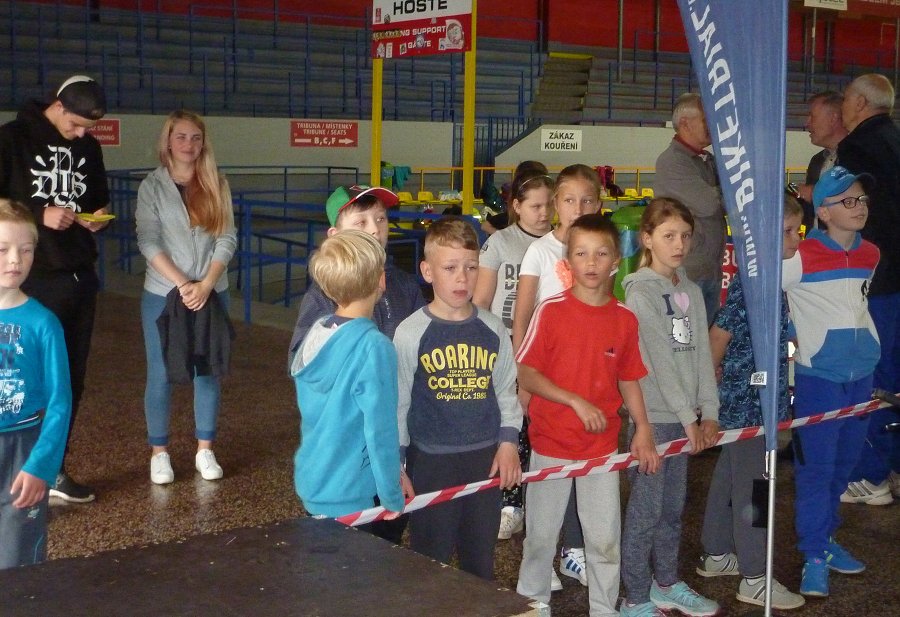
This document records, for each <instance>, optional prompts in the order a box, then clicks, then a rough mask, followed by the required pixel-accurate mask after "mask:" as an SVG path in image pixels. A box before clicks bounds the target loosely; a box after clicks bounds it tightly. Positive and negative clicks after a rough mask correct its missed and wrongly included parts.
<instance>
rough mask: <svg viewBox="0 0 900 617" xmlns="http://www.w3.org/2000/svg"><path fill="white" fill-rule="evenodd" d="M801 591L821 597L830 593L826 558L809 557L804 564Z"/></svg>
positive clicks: (804, 593) (806, 594)
mask: <svg viewBox="0 0 900 617" xmlns="http://www.w3.org/2000/svg"><path fill="white" fill-rule="evenodd" d="M800 593H802V594H803V595H804V596H817V597H820V598H824V597H825V596H827V595H828V564H827V563H826V562H825V560H824V559H807V560H806V563H804V564H803V574H802V575H801V579H800Z"/></svg>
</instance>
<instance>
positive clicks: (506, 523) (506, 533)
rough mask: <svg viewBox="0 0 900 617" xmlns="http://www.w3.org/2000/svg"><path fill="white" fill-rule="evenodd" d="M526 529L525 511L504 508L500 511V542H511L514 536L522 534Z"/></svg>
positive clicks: (510, 507)
mask: <svg viewBox="0 0 900 617" xmlns="http://www.w3.org/2000/svg"><path fill="white" fill-rule="evenodd" d="M524 528H525V511H524V510H523V509H522V508H516V507H513V506H504V507H503V509H502V510H500V531H499V532H498V533H497V539H498V540H509V539H510V538H511V537H512V536H513V534H516V533H521V532H522V530H523V529H524Z"/></svg>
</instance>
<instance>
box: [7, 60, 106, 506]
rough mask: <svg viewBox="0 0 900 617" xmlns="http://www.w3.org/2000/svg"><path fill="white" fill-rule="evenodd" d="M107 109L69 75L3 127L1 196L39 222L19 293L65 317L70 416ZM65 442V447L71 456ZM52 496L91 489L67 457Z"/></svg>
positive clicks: (76, 391) (80, 379)
mask: <svg viewBox="0 0 900 617" xmlns="http://www.w3.org/2000/svg"><path fill="white" fill-rule="evenodd" d="M105 113H106V97H105V95H104V93H103V90H102V88H101V87H100V85H99V84H98V83H97V82H95V81H94V80H93V79H91V78H89V77H86V76H84V75H75V76H73V77H70V78H69V79H67V80H66V81H65V82H63V84H62V85H61V86H60V87H59V89H57V91H56V95H55V96H54V98H53V100H52V102H51V103H49V104H46V103H45V104H41V103H40V102H38V101H30V102H28V103H27V104H26V105H25V107H24V108H23V109H22V110H21V111H20V112H19V115H18V116H17V118H16V119H15V120H13V121H12V122H9V123H7V124H5V125H3V126H2V127H0V197H7V198H10V199H15V200H17V201H20V202H22V203H24V204H25V205H27V206H28V207H29V208H30V209H31V212H32V214H33V215H34V218H35V221H36V222H37V224H38V244H37V247H36V249H35V255H34V266H33V267H32V269H31V274H30V276H29V277H28V280H27V281H26V282H25V284H24V285H23V286H22V290H23V291H25V293H27V294H28V295H29V296H31V297H33V298H36V299H37V300H38V301H40V302H41V303H42V304H43V305H44V306H46V307H47V308H49V309H50V310H51V311H53V313H54V314H56V316H57V317H58V318H59V320H60V322H62V326H63V331H64V332H65V338H66V347H67V349H68V353H69V371H70V373H71V377H72V418H71V424H70V425H69V428H70V431H69V434H70V436H71V427H72V426H74V422H75V414H76V413H77V411H78V404H79V402H80V400H81V395H82V392H83V391H84V376H85V371H86V368H87V358H88V353H89V351H90V345H91V333H92V331H93V328H94V309H95V306H96V301H97V291H98V289H99V281H98V279H97V274H96V273H95V271H94V262H95V261H96V259H97V246H96V243H95V241H94V237H93V233H94V232H96V231H99V230H100V229H102V228H103V227H104V226H105V225H106V222H98V221H95V220H93V221H92V220H85V219H84V218H82V217H83V216H85V215H89V214H94V215H95V216H96V215H104V214H106V213H107V211H106V206H107V205H108V204H109V188H108V187H107V184H106V169H105V168H104V166H103V153H102V151H101V149H100V144H99V143H98V142H97V140H96V139H94V138H93V137H92V136H91V135H88V134H86V132H87V129H89V128H91V127H93V126H94V125H95V124H96V122H97V120H99V119H100V118H102V117H103V115H104V114H105ZM68 449H69V448H68V442H67V444H66V452H67V453H68ZM50 495H51V496H52V497H58V498H61V499H64V500H66V501H71V502H76V503H84V502H88V501H92V500H93V499H94V491H93V490H91V489H90V488H89V487H87V486H83V485H81V484H78V483H77V482H75V481H74V480H72V478H71V477H69V475H68V474H67V473H66V468H65V462H63V468H62V470H61V471H60V474H59V476H58V477H57V479H56V484H55V485H54V486H52V487H51V488H50Z"/></svg>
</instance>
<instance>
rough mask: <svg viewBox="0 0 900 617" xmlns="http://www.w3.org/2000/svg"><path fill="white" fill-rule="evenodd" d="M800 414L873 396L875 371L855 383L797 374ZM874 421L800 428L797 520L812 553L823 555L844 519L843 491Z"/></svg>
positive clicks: (802, 544) (801, 545) (804, 549)
mask: <svg viewBox="0 0 900 617" xmlns="http://www.w3.org/2000/svg"><path fill="white" fill-rule="evenodd" d="M794 381H795V386H794V393H795V396H794V416H795V417H796V418H805V417H807V416H812V415H815V414H818V413H822V412H824V411H832V410H834V409H840V408H842V407H846V406H849V405H856V404H857V403H862V402H864V401H867V400H868V399H869V397H870V396H871V394H872V376H871V375H869V376H868V377H864V378H863V379H858V380H856V381H851V382H849V383H836V382H833V381H828V380H827V379H821V378H818V377H811V376H809V375H800V374H798V375H796V377H795V380H794ZM868 427H869V416H868V415H865V416H861V417H858V416H852V417H849V418H843V419H841V420H829V421H827V422H822V423H820V424H814V425H811V426H803V427H800V428H796V429H794V484H795V488H796V496H795V504H794V505H795V513H794V516H795V518H794V523H795V526H796V528H797V540H798V542H797V544H798V546H797V548H798V549H799V550H800V552H801V553H803V554H804V555H805V557H806V559H813V558H816V557H821V556H822V552H823V551H824V550H825V548H826V546H827V544H828V538H829V537H831V536H833V535H834V533H835V531H836V530H837V528H838V526H839V525H840V523H841V519H840V517H839V516H838V506H839V505H840V498H841V494H842V493H843V492H844V491H845V490H847V482H848V479H849V477H850V473H851V472H852V471H853V468H854V467H855V466H856V463H857V461H859V453H860V450H861V449H862V445H863V441H864V440H865V438H866V429H867V428H868Z"/></svg>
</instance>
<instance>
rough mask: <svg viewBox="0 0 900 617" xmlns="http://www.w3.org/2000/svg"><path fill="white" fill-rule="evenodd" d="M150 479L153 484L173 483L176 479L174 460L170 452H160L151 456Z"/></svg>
mask: <svg viewBox="0 0 900 617" xmlns="http://www.w3.org/2000/svg"><path fill="white" fill-rule="evenodd" d="M150 481H151V482H153V484H171V483H172V482H174V481H175V472H174V471H173V470H172V461H171V459H170V458H169V453H168V452H160V453H159V454H154V455H153V456H151V457H150Z"/></svg>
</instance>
